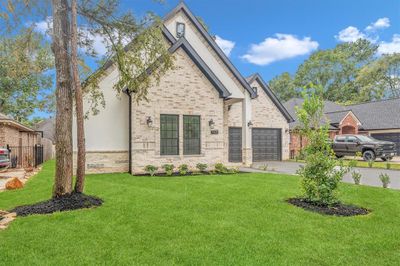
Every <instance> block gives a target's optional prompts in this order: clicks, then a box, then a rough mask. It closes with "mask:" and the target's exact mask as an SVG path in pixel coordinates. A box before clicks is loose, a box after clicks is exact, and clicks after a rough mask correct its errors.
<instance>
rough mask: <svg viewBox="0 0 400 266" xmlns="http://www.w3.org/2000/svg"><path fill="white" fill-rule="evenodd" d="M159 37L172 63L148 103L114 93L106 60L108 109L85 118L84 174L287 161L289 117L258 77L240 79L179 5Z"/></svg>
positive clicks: (112, 69) (111, 70) (115, 74)
mask: <svg viewBox="0 0 400 266" xmlns="http://www.w3.org/2000/svg"><path fill="white" fill-rule="evenodd" d="M163 34H164V37H165V41H166V44H167V45H168V46H169V51H170V52H171V53H172V54H173V55H174V57H175V62H174V68H173V69H171V70H169V71H168V72H167V73H165V74H164V76H163V77H162V78H161V80H160V82H159V84H155V85H154V86H152V87H151V88H149V90H148V99H149V101H141V102H140V103H137V102H136V101H135V100H134V99H133V97H131V96H129V95H120V96H119V97H118V95H117V94H116V92H115V90H113V85H114V84H115V81H116V80H117V79H118V70H117V69H116V67H115V66H114V65H113V64H112V63H109V64H107V74H106V75H105V76H104V77H103V79H102V80H101V81H100V84H99V87H100V89H101V90H102V92H103V95H104V98H105V102H106V107H105V109H104V110H101V111H100V113H99V114H98V115H97V116H91V117H90V118H89V119H88V120H86V121H85V130H86V150H87V157H86V158H87V165H86V168H87V171H88V172H130V173H138V172H143V169H144V167H145V166H146V165H149V164H151V165H155V166H158V167H161V166H162V165H163V164H167V163H168V164H174V165H175V166H176V167H177V166H179V165H180V164H188V165H189V167H191V168H195V166H196V164H197V163H206V164H208V165H209V167H212V166H213V165H214V164H215V163H218V162H221V163H224V164H227V165H232V166H233V165H236V166H240V165H251V164H252V163H253V162H254V161H266V160H282V159H288V158H289V122H291V121H292V118H291V116H290V114H289V113H288V112H287V111H286V109H285V108H284V106H283V105H282V104H281V103H280V102H279V100H278V99H277V98H276V97H275V95H274V94H273V93H272V91H271V90H270V89H269V87H268V86H267V84H266V83H265V82H264V81H263V80H262V78H261V76H260V75H258V74H254V75H252V76H250V77H249V78H247V79H245V78H244V77H243V76H242V75H241V74H240V73H239V71H238V70H237V69H236V68H235V67H234V66H233V64H232V62H231V61H230V60H229V59H228V57H227V56H226V55H225V54H224V53H223V51H222V50H221V49H220V48H219V47H218V45H217V44H216V42H215V40H214V38H213V37H212V36H210V34H209V33H208V32H207V31H206V30H205V28H204V27H203V26H202V25H201V23H200V22H199V21H198V19H197V18H196V16H194V15H193V13H192V12H191V11H190V10H189V9H188V7H187V6H186V5H185V4H184V3H179V5H178V6H177V7H176V8H174V9H173V10H172V11H171V12H170V13H169V14H168V15H167V16H166V17H165V18H164V27H163ZM85 108H88V104H85ZM74 125H75V123H74ZM74 130H76V129H74ZM74 136H75V134H74ZM74 144H75V145H76V139H74ZM75 151H76V147H75ZM74 155H76V152H74ZM74 161H76V160H74Z"/></svg>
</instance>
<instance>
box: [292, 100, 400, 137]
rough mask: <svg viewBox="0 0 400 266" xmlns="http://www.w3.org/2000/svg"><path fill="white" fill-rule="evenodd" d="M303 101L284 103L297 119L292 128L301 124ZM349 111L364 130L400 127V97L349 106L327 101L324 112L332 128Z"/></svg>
mask: <svg viewBox="0 0 400 266" xmlns="http://www.w3.org/2000/svg"><path fill="white" fill-rule="evenodd" d="M303 102H304V100H303V99H301V98H294V99H291V100H289V101H287V102H286V103H284V106H285V108H286V110H288V112H289V113H290V115H291V116H292V117H293V118H294V119H295V120H296V121H295V122H293V123H291V124H290V128H294V127H295V126H297V125H299V123H298V122H297V115H296V106H301V105H302V104H303ZM349 111H352V112H353V114H354V115H355V116H356V117H357V118H358V120H360V122H361V128H362V129H364V130H374V129H375V130H377V129H397V128H400V98H397V99H391V100H383V101H376V102H367V103H361V104H353V105H347V106H341V105H339V104H336V103H334V102H331V101H325V107H324V112H325V115H326V117H327V119H328V120H329V121H330V123H331V126H332V127H331V128H332V129H333V128H334V125H332V124H337V123H339V122H340V121H341V120H342V119H343V118H344V117H345V116H346V115H347V113H348V112H349Z"/></svg>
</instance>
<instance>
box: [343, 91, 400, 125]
mask: <svg viewBox="0 0 400 266" xmlns="http://www.w3.org/2000/svg"><path fill="white" fill-rule="evenodd" d="M345 108H347V109H349V110H352V111H353V113H354V114H355V115H356V116H357V117H358V118H359V120H360V121H361V123H362V125H363V129H364V130H378V129H397V128H400V98H397V99H390V100H382V101H375V102H367V103H361V104H353V105H347V106H345Z"/></svg>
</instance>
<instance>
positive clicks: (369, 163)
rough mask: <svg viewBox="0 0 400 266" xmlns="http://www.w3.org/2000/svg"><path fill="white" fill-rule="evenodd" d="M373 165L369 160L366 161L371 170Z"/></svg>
mask: <svg viewBox="0 0 400 266" xmlns="http://www.w3.org/2000/svg"><path fill="white" fill-rule="evenodd" d="M373 165H374V161H372V160H369V161H368V167H369V168H372V166H373Z"/></svg>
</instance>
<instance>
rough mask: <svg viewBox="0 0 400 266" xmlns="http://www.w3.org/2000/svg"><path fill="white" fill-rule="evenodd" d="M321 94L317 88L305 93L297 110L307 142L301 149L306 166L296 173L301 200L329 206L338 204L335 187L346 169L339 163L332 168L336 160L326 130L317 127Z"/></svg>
mask: <svg viewBox="0 0 400 266" xmlns="http://www.w3.org/2000/svg"><path fill="white" fill-rule="evenodd" d="M307 95H309V96H307ZM320 95H321V89H320V88H318V87H317V89H315V90H313V91H304V93H303V97H304V103H303V106H302V108H298V109H297V115H298V117H299V121H300V123H301V126H300V129H299V131H300V134H302V135H303V136H305V137H307V140H308V145H307V147H306V148H304V154H305V162H306V164H305V166H304V167H302V168H301V169H300V170H299V171H298V174H299V175H300V176H301V178H302V181H301V186H302V189H303V192H304V197H305V198H306V199H307V200H309V201H314V202H319V203H321V204H328V205H329V204H333V203H336V202H337V201H338V199H337V195H336V194H337V188H338V185H339V182H340V181H341V180H342V178H343V175H344V174H345V172H346V171H347V170H346V168H345V167H344V166H343V162H342V161H339V165H340V166H339V167H335V166H336V165H337V160H336V159H335V155H334V152H333V150H332V147H331V144H330V142H329V136H328V127H327V126H326V125H323V126H320V122H321V121H323V107H324V105H323V103H324V102H323V100H322V97H320Z"/></svg>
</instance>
